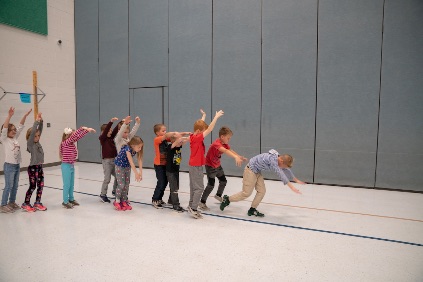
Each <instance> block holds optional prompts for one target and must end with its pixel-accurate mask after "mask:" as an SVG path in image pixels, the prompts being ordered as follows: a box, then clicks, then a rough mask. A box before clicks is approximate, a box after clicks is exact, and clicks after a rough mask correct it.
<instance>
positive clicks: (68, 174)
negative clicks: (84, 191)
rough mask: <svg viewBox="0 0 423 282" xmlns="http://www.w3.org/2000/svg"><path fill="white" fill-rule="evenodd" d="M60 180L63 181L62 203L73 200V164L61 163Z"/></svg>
mask: <svg viewBox="0 0 423 282" xmlns="http://www.w3.org/2000/svg"><path fill="white" fill-rule="evenodd" d="M61 169H62V179H63V203H65V204H67V203H69V201H73V200H75V199H74V197H73V183H74V179H75V167H74V166H73V164H68V163H62V165H61Z"/></svg>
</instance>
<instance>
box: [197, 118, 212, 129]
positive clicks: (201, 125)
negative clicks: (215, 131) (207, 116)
mask: <svg viewBox="0 0 423 282" xmlns="http://www.w3.org/2000/svg"><path fill="white" fill-rule="evenodd" d="M207 128H209V126H208V124H207V123H206V122H205V121H204V120H202V119H199V120H197V121H196V122H194V131H197V130H200V131H203V130H207Z"/></svg>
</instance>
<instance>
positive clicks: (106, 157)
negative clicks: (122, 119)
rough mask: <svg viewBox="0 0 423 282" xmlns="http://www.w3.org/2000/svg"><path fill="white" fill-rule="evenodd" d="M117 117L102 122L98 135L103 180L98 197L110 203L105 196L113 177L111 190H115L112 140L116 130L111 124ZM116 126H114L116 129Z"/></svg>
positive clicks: (113, 143) (114, 152)
mask: <svg viewBox="0 0 423 282" xmlns="http://www.w3.org/2000/svg"><path fill="white" fill-rule="evenodd" d="M117 120H118V118H117V117H114V118H112V119H111V120H110V121H109V123H107V124H103V125H102V126H101V134H100V136H99V137H98V139H99V140H100V144H101V157H102V159H101V163H102V164H103V172H104V180H103V185H102V186H101V193H100V199H101V201H102V202H103V203H110V200H109V198H108V197H107V188H108V186H109V183H110V180H111V178H112V175H113V177H114V178H115V181H114V182H113V191H116V187H117V180H116V174H115V158H116V156H117V151H116V145H115V142H114V141H113V140H114V139H115V137H116V134H117V133H118V132H117V130H113V131H112V125H113V122H114V121H117ZM117 128H118V126H115V129H117Z"/></svg>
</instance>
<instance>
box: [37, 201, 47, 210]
mask: <svg viewBox="0 0 423 282" xmlns="http://www.w3.org/2000/svg"><path fill="white" fill-rule="evenodd" d="M34 209H36V210H39V211H46V210H47V208H46V207H45V206H43V204H42V203H40V202H35V203H34Z"/></svg>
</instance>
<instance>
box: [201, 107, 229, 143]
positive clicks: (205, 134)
mask: <svg viewBox="0 0 423 282" xmlns="http://www.w3.org/2000/svg"><path fill="white" fill-rule="evenodd" d="M223 114H224V112H223V111H222V110H220V111H218V112H216V115H215V116H214V118H213V120H212V122H211V123H210V125H209V128H207V129H206V130H205V131H204V132H203V136H204V137H206V136H207V135H209V134H210V132H212V130H213V128H214V126H215V125H216V122H217V120H218V119H219V118H220V117H221V116H223Z"/></svg>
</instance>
